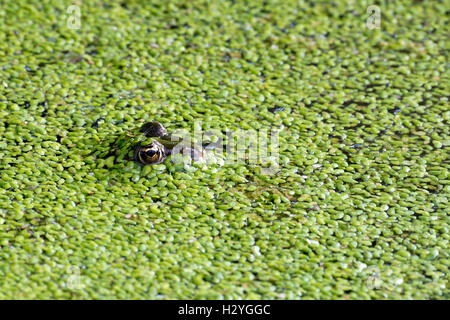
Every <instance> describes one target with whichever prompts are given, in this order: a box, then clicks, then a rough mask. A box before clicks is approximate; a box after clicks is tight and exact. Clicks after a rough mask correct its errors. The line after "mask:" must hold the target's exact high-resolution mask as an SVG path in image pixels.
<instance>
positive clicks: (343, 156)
mask: <svg viewBox="0 0 450 320" xmlns="http://www.w3.org/2000/svg"><path fill="white" fill-rule="evenodd" d="M370 6H372V7H371V8H369V7H370ZM373 6H375V7H373ZM368 8H369V10H368ZM448 8H449V1H395V2H392V3H391V2H387V1H386V2H382V1H373V2H371V1H335V2H328V1H322V2H315V1H308V2H304V1H264V2H259V1H245V2H244V1H220V2H218V1H217V2H214V1H167V0H164V1H138V0H136V1H75V0H74V1H50V0H40V1H37V0H36V1H19V0H17V1H0V119H1V120H0V161H1V162H0V168H1V171H0V204H1V207H0V298H2V299H53V298H55V299H241V298H244V299H448V298H449V287H448V269H449V251H448V241H449V235H448V228H449V218H448V195H449V167H450V166H449V159H448V155H449V132H448V131H449V126H448V121H449V118H450V111H449V104H448V93H449V73H448V56H447V54H448V49H449V42H448V34H449V28H448V15H446V14H448ZM78 13H79V14H80V16H79V19H78ZM378 13H379V15H378ZM150 120H157V121H160V122H161V123H163V124H164V125H165V126H166V127H167V128H168V130H174V129H178V128H186V129H188V130H190V129H191V127H192V124H193V123H194V122H195V121H201V125H202V128H203V129H211V128H212V129H219V130H223V129H224V128H226V127H228V128H236V129H237V128H240V129H244V130H249V129H254V130H263V129H277V130H279V169H278V171H277V172H276V174H272V175H270V174H263V172H262V171H261V166H258V165H255V164H251V163H248V162H246V161H239V162H235V163H225V164H223V165H219V164H216V165H208V166H206V167H199V166H181V167H180V166H175V165H173V164H172V162H171V161H166V162H164V163H163V164H159V165H156V166H145V167H142V166H140V165H139V164H138V163H135V162H132V161H113V160H114V159H109V160H108V159H107V160H105V159H101V158H99V157H97V156H95V152H94V151H96V150H99V149H101V148H103V147H102V146H103V141H105V140H107V139H109V138H110V137H112V136H115V135H116V134H119V133H123V132H125V131H127V130H133V129H135V128H136V127H139V126H140V125H142V123H144V122H145V121H150ZM93 152H94V153H93Z"/></svg>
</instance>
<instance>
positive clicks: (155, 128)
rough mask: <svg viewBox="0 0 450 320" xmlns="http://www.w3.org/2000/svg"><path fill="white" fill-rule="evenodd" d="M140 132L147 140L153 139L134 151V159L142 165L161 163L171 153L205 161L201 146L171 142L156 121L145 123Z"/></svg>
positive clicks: (169, 136) (169, 137)
mask: <svg viewBox="0 0 450 320" xmlns="http://www.w3.org/2000/svg"><path fill="white" fill-rule="evenodd" d="M140 132H142V133H143V134H144V135H145V136H146V137H147V138H155V139H154V140H153V141H152V142H151V143H150V144H147V145H144V146H137V147H136V149H135V150H134V159H135V160H137V161H139V162H140V163H142V164H144V165H147V164H159V163H162V162H163V161H164V160H165V159H166V158H167V157H168V156H169V155H171V154H172V153H182V154H188V155H190V156H191V158H192V159H193V160H194V161H204V160H205V159H206V152H205V149H204V148H203V147H202V146H199V145H196V144H187V143H186V142H178V141H172V140H174V139H172V136H171V135H170V134H169V133H168V132H167V130H166V128H164V126H163V125H162V124H161V123H159V122H157V121H152V122H147V123H145V124H144V125H143V126H142V127H141V129H140Z"/></svg>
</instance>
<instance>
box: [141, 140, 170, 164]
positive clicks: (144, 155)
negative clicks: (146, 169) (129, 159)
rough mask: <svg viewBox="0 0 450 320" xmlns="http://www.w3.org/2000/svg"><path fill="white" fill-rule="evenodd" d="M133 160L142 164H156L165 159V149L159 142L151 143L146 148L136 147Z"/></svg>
mask: <svg viewBox="0 0 450 320" xmlns="http://www.w3.org/2000/svg"><path fill="white" fill-rule="evenodd" d="M135 158H136V159H137V160H139V161H140V162H141V163H142V164H158V163H161V162H163V161H164V159H165V158H166V149H165V147H164V146H163V145H162V144H160V143H159V142H157V141H153V142H152V143H150V144H148V145H146V146H139V147H137V148H136V151H135Z"/></svg>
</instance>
